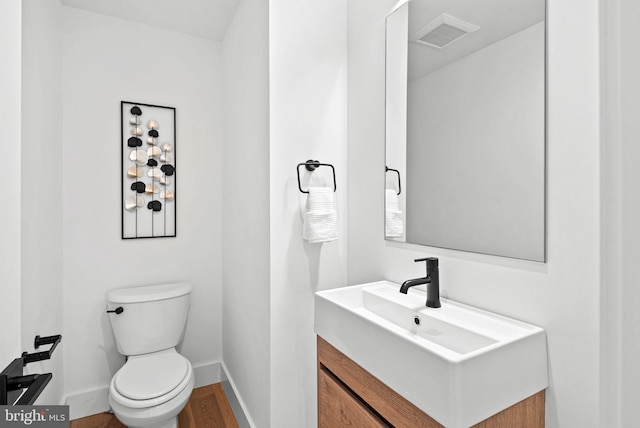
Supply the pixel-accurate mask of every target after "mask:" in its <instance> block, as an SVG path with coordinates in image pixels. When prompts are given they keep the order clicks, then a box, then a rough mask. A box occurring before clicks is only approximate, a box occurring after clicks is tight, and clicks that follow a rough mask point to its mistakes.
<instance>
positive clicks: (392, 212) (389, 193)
mask: <svg viewBox="0 0 640 428" xmlns="http://www.w3.org/2000/svg"><path fill="white" fill-rule="evenodd" d="M384 235H385V237H387V238H400V237H402V236H403V235H404V223H403V219H402V211H401V210H400V203H399V202H398V194H397V193H396V191H395V190H393V189H386V192H385V209H384Z"/></svg>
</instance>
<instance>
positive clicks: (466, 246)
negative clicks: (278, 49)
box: [385, 0, 546, 262]
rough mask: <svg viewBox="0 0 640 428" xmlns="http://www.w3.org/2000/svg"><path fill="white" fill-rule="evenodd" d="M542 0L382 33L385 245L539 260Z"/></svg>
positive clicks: (441, 2) (419, 2)
mask: <svg viewBox="0 0 640 428" xmlns="http://www.w3.org/2000/svg"><path fill="white" fill-rule="evenodd" d="M545 35H546V29H545V0H483V1H482V2H477V1H474V0H411V1H409V2H408V3H405V4H404V5H402V6H401V7H399V8H398V9H396V10H395V11H394V12H393V13H392V14H391V15H389V16H388V17H387V22H386V55H387V56H386V165H385V166H386V181H385V238H386V239H388V240H394V241H400V242H408V243H413V244H420V245H428V246H433V247H441V248H449V249H456V250H462V251H470V252H476V253H483V254H491V255H498V256H504V257H511V258H517V259H525V260H533V261H538V262H544V261H545V175H546V172H545V146H546V144H545V137H546V112H545V107H546V82H545V77H546V49H545V48H546V42H545V41H546V36H545Z"/></svg>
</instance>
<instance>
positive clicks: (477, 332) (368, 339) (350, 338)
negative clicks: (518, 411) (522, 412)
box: [315, 281, 548, 428]
mask: <svg viewBox="0 0 640 428" xmlns="http://www.w3.org/2000/svg"><path fill="white" fill-rule="evenodd" d="M399 289H400V285H398V284H395V283H392V282H389V281H380V282H374V283H369V284H362V285H355V286H351V287H344V288H337V289H333V290H326V291H320V292H317V293H316V297H315V331H316V334H318V335H319V336H321V337H322V338H323V339H325V340H326V341H327V342H329V343H331V344H332V345H333V346H334V347H336V348H337V349H338V350H340V351H341V352H342V353H343V354H345V355H347V356H348V357H349V358H351V359H352V360H353V361H355V362H356V363H358V364H359V365H360V366H361V367H363V368H364V369H365V370H367V371H368V372H369V373H371V374H372V375H373V376H375V377H377V378H378V379H380V380H381V381H382V382H384V383H385V384H387V385H388V386H389V387H391V388H392V389H394V390H395V391H396V392H397V393H398V394H400V395H401V396H403V397H404V398H406V399H407V400H408V401H410V402H411V403H412V404H414V405H415V406H416V407H418V408H419V409H421V410H422V411H424V412H425V413H427V414H428V415H429V416H431V417H432V418H433V419H435V420H436V421H438V422H439V423H441V424H442V425H444V426H446V427H451V428H463V427H464V428H466V427H469V426H472V425H474V424H477V423H478V422H481V421H483V420H485V419H487V418H488V417H490V416H492V415H494V414H496V413H498V412H500V411H502V410H504V409H506V408H508V407H511V406H512V405H514V404H516V403H518V402H520V401H522V400H524V399H525V398H527V397H529V396H531V395H533V394H535V393H537V392H539V391H541V390H543V389H545V388H546V387H547V386H548V378H547V345H546V337H545V332H544V330H543V329H542V328H540V327H537V326H534V325H531V324H527V323H524V322H521V321H518V320H515V319H511V318H508V317H505V316H502V315H498V314H495V313H491V312H488V311H484V310H481V309H477V308H474V307H471V306H468V305H464V304H461V303H456V302H453V301H451V300H448V299H444V298H441V299H440V300H441V303H442V307H441V308H437V309H434V308H427V307H426V306H425V302H426V296H425V292H424V291H421V290H416V289H415V288H412V289H410V290H409V293H408V294H406V295H405V294H401V293H400V292H399V291H398V290H399Z"/></svg>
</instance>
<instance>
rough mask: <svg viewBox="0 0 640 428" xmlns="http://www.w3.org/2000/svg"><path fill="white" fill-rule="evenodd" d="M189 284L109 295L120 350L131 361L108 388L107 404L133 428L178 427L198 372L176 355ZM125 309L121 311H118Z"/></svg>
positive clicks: (129, 289)
mask: <svg viewBox="0 0 640 428" xmlns="http://www.w3.org/2000/svg"><path fill="white" fill-rule="evenodd" d="M190 294H191V285H190V284H186V283H177V284H163V285H151V286H145V287H133V288H121V289H117V290H112V291H110V292H108V293H107V302H108V311H109V319H110V321H111V326H112V327H113V334H114V336H115V339H116V345H117V347H118V352H120V353H121V354H122V355H125V356H127V362H126V363H125V365H124V366H123V367H122V368H121V369H120V370H118V372H117V373H116V374H115V376H113V379H111V384H110V385H109V403H110V404H111V408H112V409H113V412H114V413H115V415H116V417H117V418H118V419H119V420H120V422H122V423H123V424H125V425H127V426H128V427H130V428H134V427H136V428H137V427H154V428H176V427H177V426H178V413H180V411H181V410H182V409H183V408H184V406H185V405H186V404H187V401H189V397H190V396H191V391H192V390H193V384H194V374H193V367H191V363H190V362H189V360H187V359H186V358H185V357H183V356H182V355H180V354H179V353H178V351H176V349H175V347H176V346H177V345H178V343H180V341H181V340H182V335H183V333H184V327H185V324H186V322H187V315H188V313H189V297H190ZM120 308H122V309H120Z"/></svg>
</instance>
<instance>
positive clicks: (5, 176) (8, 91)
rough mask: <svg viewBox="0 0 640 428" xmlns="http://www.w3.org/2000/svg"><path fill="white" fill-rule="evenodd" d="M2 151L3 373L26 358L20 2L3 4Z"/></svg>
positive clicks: (0, 71)
mask: <svg viewBox="0 0 640 428" xmlns="http://www.w3.org/2000/svg"><path fill="white" fill-rule="evenodd" d="M0 40H2V43H0V61H2V67H0V97H1V98H2V103H0V147H1V148H2V156H3V159H4V161H3V165H4V167H3V168H0V180H1V181H2V182H3V183H5V186H4V187H5V190H4V197H3V202H2V206H3V208H2V210H0V224H2V227H1V228H0V272H2V282H1V284H0V301H2V302H3V309H2V310H1V311H0V326H2V328H1V330H0V331H2V334H0V341H1V343H2V346H0V370H1V369H4V367H5V366H6V365H7V364H9V363H10V362H11V361H13V360H14V359H15V358H18V357H19V356H20V354H21V353H22V350H21V343H20V337H21V336H20V301H21V296H20V274H21V269H20V245H21V244H20V225H21V219H20V213H21V204H20V190H21V182H20V181H21V180H20V175H21V174H20V170H21V153H20V149H21V141H20V138H21V127H20V124H21V96H20V89H21V74H20V70H21V67H20V65H21V64H20V62H21V56H22V55H21V40H22V2H21V0H7V1H3V2H0Z"/></svg>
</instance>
